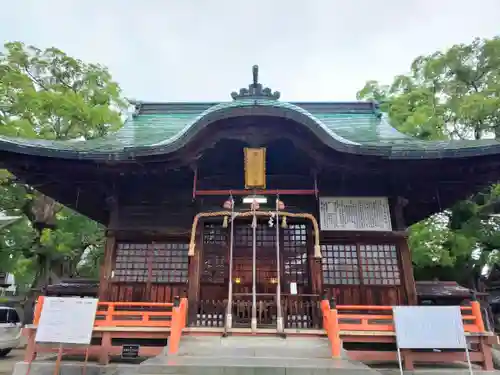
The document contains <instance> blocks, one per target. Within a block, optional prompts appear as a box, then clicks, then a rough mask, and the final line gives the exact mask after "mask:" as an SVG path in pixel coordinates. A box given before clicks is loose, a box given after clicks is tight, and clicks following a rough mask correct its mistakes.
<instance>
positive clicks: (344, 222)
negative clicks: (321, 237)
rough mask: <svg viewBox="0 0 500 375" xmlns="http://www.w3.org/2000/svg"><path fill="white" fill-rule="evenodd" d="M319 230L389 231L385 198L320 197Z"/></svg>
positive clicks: (389, 223) (389, 218)
mask: <svg viewBox="0 0 500 375" xmlns="http://www.w3.org/2000/svg"><path fill="white" fill-rule="evenodd" d="M319 219H320V227H321V230H324V231H330V230H331V231H334V230H342V231H346V230H352V231H391V230H392V226H391V212H390V210H389V201H388V199H387V198H386V197H320V198H319Z"/></svg>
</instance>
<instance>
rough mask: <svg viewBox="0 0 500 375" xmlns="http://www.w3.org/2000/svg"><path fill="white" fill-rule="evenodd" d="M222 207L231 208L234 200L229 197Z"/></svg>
mask: <svg viewBox="0 0 500 375" xmlns="http://www.w3.org/2000/svg"><path fill="white" fill-rule="evenodd" d="M222 207H224V208H225V209H226V210H230V209H231V208H233V200H232V199H228V200H227V201H225V202H224V204H223V205H222Z"/></svg>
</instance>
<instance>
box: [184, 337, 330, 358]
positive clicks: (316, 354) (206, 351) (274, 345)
mask: <svg viewBox="0 0 500 375" xmlns="http://www.w3.org/2000/svg"><path fill="white" fill-rule="evenodd" d="M177 356H178V357H185V356H195V357H220V358H223V357H232V358H243V357H262V358H273V357H275V358H323V359H330V358H331V351H330V345H329V343H328V339H326V338H321V337H287V338H285V339H284V338H280V337H260V336H229V337H217V336H204V337H203V336H186V337H183V338H182V339H181V343H180V346H179V352H178V354H177Z"/></svg>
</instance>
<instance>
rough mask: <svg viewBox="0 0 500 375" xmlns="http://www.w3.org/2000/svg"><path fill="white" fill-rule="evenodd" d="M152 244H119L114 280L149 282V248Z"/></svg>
mask: <svg viewBox="0 0 500 375" xmlns="http://www.w3.org/2000/svg"><path fill="white" fill-rule="evenodd" d="M152 246H153V245H152V244H138V243H118V244H117V246H116V261H115V273H114V279H115V280H116V281H129V282H146V281H147V280H148V272H149V271H148V270H149V267H148V247H150V248H151V249H152Z"/></svg>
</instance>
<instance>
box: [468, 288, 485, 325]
mask: <svg viewBox="0 0 500 375" xmlns="http://www.w3.org/2000/svg"><path fill="white" fill-rule="evenodd" d="M471 300H472V301H471V303H470V304H471V307H472V315H473V316H474V323H475V325H476V327H477V328H478V330H479V332H485V331H486V330H485V328H484V321H483V314H482V313H481V304H480V303H479V302H478V300H477V296H476V293H475V292H474V291H472V292H471Z"/></svg>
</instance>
